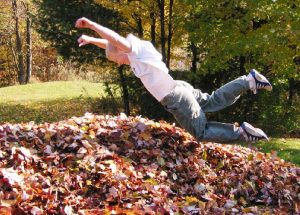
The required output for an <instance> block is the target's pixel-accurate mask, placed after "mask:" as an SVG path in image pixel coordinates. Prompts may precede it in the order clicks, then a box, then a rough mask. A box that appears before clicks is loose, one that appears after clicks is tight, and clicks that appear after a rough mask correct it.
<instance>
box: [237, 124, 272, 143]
mask: <svg viewBox="0 0 300 215" xmlns="http://www.w3.org/2000/svg"><path fill="white" fill-rule="evenodd" d="M242 128H243V130H244V131H245V132H246V134H247V137H248V139H249V136H254V137H255V138H258V139H266V140H267V141H269V138H268V136H267V135H266V133H265V132H263V131H262V130H261V129H259V128H255V127H253V126H252V125H250V124H249V123H247V122H244V123H243V125H242ZM255 134H256V135H255ZM257 135H260V136H257Z"/></svg>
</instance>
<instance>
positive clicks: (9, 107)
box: [0, 81, 117, 123]
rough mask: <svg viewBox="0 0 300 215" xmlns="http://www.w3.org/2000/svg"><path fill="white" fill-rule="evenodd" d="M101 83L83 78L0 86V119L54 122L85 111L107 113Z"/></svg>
mask: <svg viewBox="0 0 300 215" xmlns="http://www.w3.org/2000/svg"><path fill="white" fill-rule="evenodd" d="M103 89H104V86H103V84H101V83H90V82H87V81H57V82H47V83H39V84H28V85H20V86H12V87H4V88H0V123H4V122H10V123H19V122H28V121H35V122H36V123H40V122H54V121H59V120H64V119H67V118H70V117H72V116H81V115H83V114H84V113H85V112H93V113H110V112H113V111H114V112H115V111H116V110H117V104H116V102H114V101H108V100H103V99H102V98H103V96H104V94H105V93H104V90H103Z"/></svg>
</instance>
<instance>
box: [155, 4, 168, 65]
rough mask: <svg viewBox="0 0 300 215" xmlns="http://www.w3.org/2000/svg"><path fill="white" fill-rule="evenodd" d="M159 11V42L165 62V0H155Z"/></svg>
mask: <svg viewBox="0 0 300 215" xmlns="http://www.w3.org/2000/svg"><path fill="white" fill-rule="evenodd" d="M157 3H158V7H159V12H160V42H161V54H162V60H163V62H166V32H165V0H157Z"/></svg>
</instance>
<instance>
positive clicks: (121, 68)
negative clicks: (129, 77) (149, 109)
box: [118, 66, 130, 116]
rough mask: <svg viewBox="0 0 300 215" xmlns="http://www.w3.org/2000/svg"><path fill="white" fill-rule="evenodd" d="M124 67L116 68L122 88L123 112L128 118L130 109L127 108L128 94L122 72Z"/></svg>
mask: <svg viewBox="0 0 300 215" xmlns="http://www.w3.org/2000/svg"><path fill="white" fill-rule="evenodd" d="M123 69H124V66H120V67H119V68H118V72H119V76H120V83H121V88H122V94H123V95H122V99H123V104H124V112H125V114H126V115H127V116H128V115H130V108H129V93H128V88H127V83H126V80H125V76H124V72H123Z"/></svg>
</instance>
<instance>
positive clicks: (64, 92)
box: [0, 81, 300, 166]
mask: <svg viewBox="0 0 300 215" xmlns="http://www.w3.org/2000/svg"><path fill="white" fill-rule="evenodd" d="M103 89H104V86H103V84H101V83H90V82H87V81H58V82H47V83H40V84H28V85H22V86H12V87H5V88H0V124H2V123H4V122H10V123H19V122H29V121H35V122H36V123H41V122H56V121H60V120H64V119H68V118H70V117H72V116H82V115H83V114H84V113H85V112H92V113H98V114H115V113H116V112H118V111H120V110H119V108H120V106H121V105H120V101H119V100H117V101H115V100H109V99H107V98H106V99H102V97H103V96H104V94H105V93H104V90H103ZM242 145H244V144H242ZM244 146H246V145H244ZM256 147H257V148H258V150H259V151H262V152H266V153H272V151H276V152H277V153H278V156H279V157H280V158H282V159H284V160H286V161H290V162H292V163H295V164H296V165H298V166H300V156H299V155H300V139H282V138H276V139H275V138H274V139H271V141H270V142H259V143H257V144H256Z"/></svg>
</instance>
